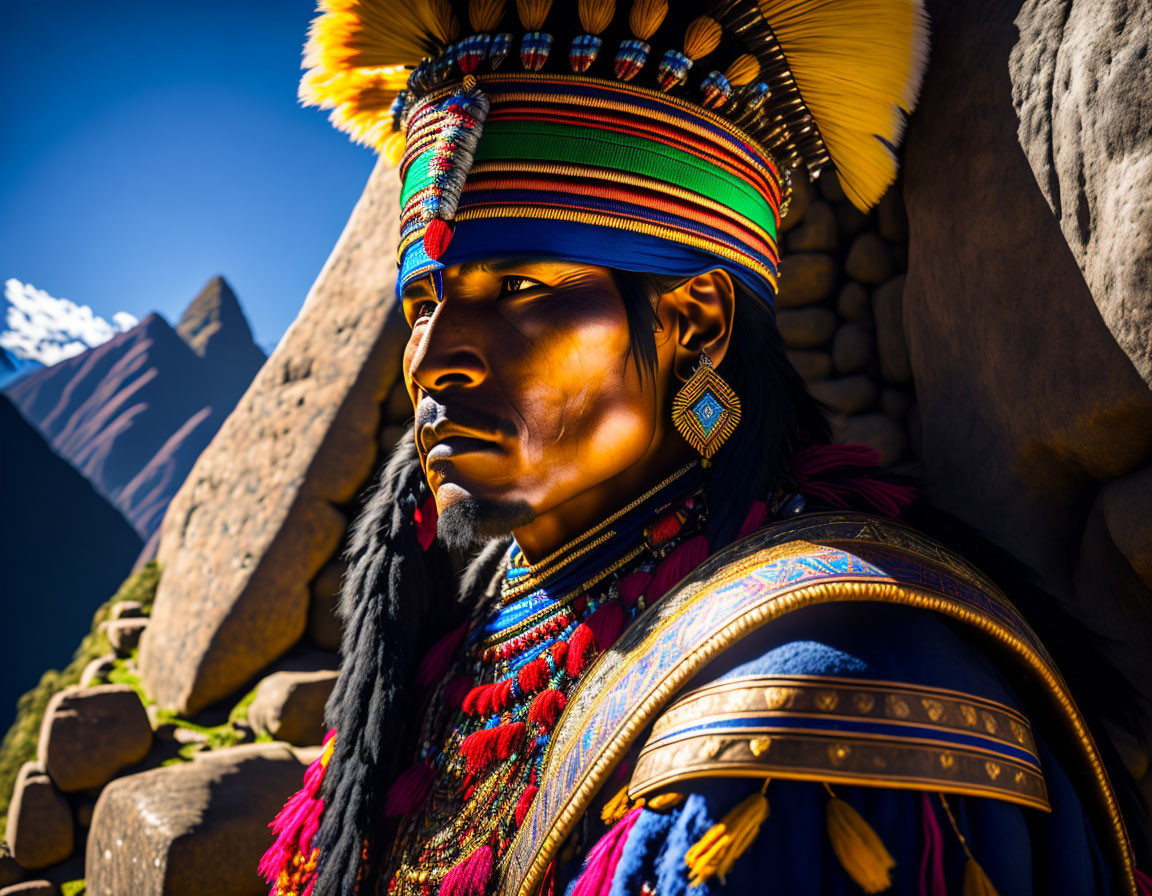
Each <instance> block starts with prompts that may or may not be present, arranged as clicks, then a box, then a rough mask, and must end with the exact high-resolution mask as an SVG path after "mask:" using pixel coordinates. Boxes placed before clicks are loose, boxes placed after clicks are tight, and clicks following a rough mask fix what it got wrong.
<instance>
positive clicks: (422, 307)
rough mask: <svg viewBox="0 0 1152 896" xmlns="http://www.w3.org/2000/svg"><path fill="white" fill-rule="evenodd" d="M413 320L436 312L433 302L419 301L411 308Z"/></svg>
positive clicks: (421, 318)
mask: <svg viewBox="0 0 1152 896" xmlns="http://www.w3.org/2000/svg"><path fill="white" fill-rule="evenodd" d="M412 313H413V315H414V320H423V319H424V318H426V317H431V316H432V315H433V314H435V313H436V303H435V302H431V301H428V302H421V303H420V304H418V305H417V306H416V307H415V308H414V309H413V310H412Z"/></svg>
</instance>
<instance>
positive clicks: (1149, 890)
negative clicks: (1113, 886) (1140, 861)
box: [1132, 868, 1152, 896]
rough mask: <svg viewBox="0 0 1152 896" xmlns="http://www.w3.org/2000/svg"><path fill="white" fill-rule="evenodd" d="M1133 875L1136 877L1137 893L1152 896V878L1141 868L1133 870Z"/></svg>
mask: <svg viewBox="0 0 1152 896" xmlns="http://www.w3.org/2000/svg"><path fill="white" fill-rule="evenodd" d="M1132 873H1133V874H1135V875H1136V891H1137V892H1138V893H1139V894H1140V896H1152V877H1149V876H1148V875H1147V874H1145V873H1144V872H1143V871H1141V870H1140V869H1139V868H1133V869H1132Z"/></svg>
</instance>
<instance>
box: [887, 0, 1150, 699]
mask: <svg viewBox="0 0 1152 896" xmlns="http://www.w3.org/2000/svg"><path fill="white" fill-rule="evenodd" d="M929 5H930V13H931V15H932V17H933V28H932V31H933V35H934V45H933V49H932V62H931V65H930V68H929V72H928V76H927V79H926V81H925V85H924V91H923V95H922V99H921V102H920V106H919V109H918V110H917V112H916V114H915V115H914V116H913V118H912V121H911V123H910V125H909V130H908V139H907V149H906V160H905V166H904V192H905V199H906V204H907V211H908V217H909V223H910V233H911V236H910V242H909V264H908V275H907V280H906V282H905V285H904V291H903V302H902V313H903V323H904V330H905V333H906V337H907V341H908V351H909V354H908V357H909V362H910V365H911V370H912V373H913V377H914V381H915V388H916V395H917V399H918V402H919V417H920V420H921V433H920V436H921V439H920V441H921V443H922V453H923V470H924V477H925V486H926V490H927V494H928V497H929V498H930V499H931V500H932V501H933V502H934V503H935V504H937V505H938V506H940V507H943V508H944V509H946V510H948V511H951V512H952V513H953V514H955V515H956V516H958V517H960V518H961V519H962V520H964V521H965V522H967V523H968V524H970V525H971V526H973V527H975V528H976V529H977V530H979V531H981V532H982V533H983V534H984V535H985V536H987V537H988V538H989V539H991V540H992V541H993V542H995V543H998V544H999V545H1001V546H1002V547H1004V548H1006V549H1007V550H1008V551H1010V552H1011V553H1012V554H1014V555H1015V556H1017V557H1019V558H1021V559H1022V560H1024V561H1025V562H1026V563H1028V564H1029V565H1030V566H1032V567H1033V568H1034V569H1035V570H1036V571H1037V572H1038V573H1039V575H1040V577H1041V581H1042V583H1043V585H1044V586H1045V587H1046V588H1047V589H1048V590H1050V591H1051V592H1052V593H1054V594H1055V595H1056V596H1057V597H1058V598H1059V599H1061V600H1062V601H1064V602H1065V603H1066V604H1067V605H1068V606H1071V607H1072V608H1073V609H1074V610H1075V612H1076V613H1077V614H1078V615H1079V616H1080V617H1081V619H1083V620H1084V621H1085V622H1086V623H1088V625H1089V626H1091V627H1093V628H1097V629H1103V630H1105V632H1106V633H1107V634H1109V635H1111V636H1112V637H1114V638H1116V639H1117V641H1118V644H1117V646H1116V647H1115V649H1114V651H1113V655H1114V656H1115V657H1116V658H1117V659H1118V660H1119V661H1120V663H1121V664H1122V666H1123V667H1124V668H1125V670H1126V671H1127V672H1128V674H1129V675H1130V677H1131V678H1132V681H1133V682H1134V683H1135V684H1136V685H1137V687H1139V688H1142V689H1143V690H1144V691H1145V696H1148V687H1149V685H1148V678H1147V669H1148V668H1149V664H1150V663H1152V591H1149V589H1148V587H1147V586H1149V585H1152V581H1149V580H1147V579H1145V580H1144V581H1143V582H1141V581H1140V579H1139V577H1138V576H1136V575H1133V572H1132V569H1131V568H1129V564H1130V563H1136V564H1140V563H1141V561H1140V559H1139V557H1140V554H1141V552H1140V550H1139V549H1136V548H1134V547H1132V546H1131V545H1129V544H1127V543H1125V544H1122V545H1120V547H1119V549H1116V548H1115V547H1114V546H1109V545H1106V544H1102V541H1103V540H1106V539H1108V538H1109V528H1108V523H1109V520H1110V519H1117V518H1119V517H1118V514H1121V513H1124V514H1127V513H1128V512H1127V511H1125V510H1122V509H1121V508H1123V507H1127V506H1130V504H1132V503H1133V502H1132V501H1131V500H1128V501H1120V500H1118V499H1119V497H1120V494H1121V491H1120V489H1121V488H1123V489H1124V491H1123V494H1125V495H1132V496H1134V497H1135V496H1137V495H1138V494H1139V487H1138V485H1137V483H1138V479H1137V478H1134V477H1136V476H1137V474H1138V473H1139V471H1141V470H1145V469H1147V468H1148V466H1149V465H1150V464H1152V391H1150V390H1149V388H1148V379H1149V378H1148V374H1147V369H1146V367H1145V366H1144V361H1142V360H1141V357H1142V356H1143V357H1144V358H1147V354H1146V353H1147V351H1148V350H1149V347H1150V346H1152V340H1149V336H1148V334H1149V330H1150V327H1152V320H1149V318H1148V317H1147V315H1146V309H1147V307H1148V301H1149V297H1150V296H1152V293H1149V292H1148V290H1147V283H1148V282H1149V281H1150V280H1152V263H1150V259H1149V254H1148V251H1147V246H1148V245H1149V243H1148V241H1149V240H1152V227H1150V226H1149V224H1150V221H1149V219H1148V217H1147V215H1146V212H1147V209H1148V208H1149V205H1148V202H1149V197H1150V196H1152V177H1148V176H1147V171H1148V169H1147V167H1146V164H1147V158H1148V156H1147V151H1146V149H1145V147H1148V146H1152V131H1149V128H1148V122H1149V110H1148V104H1147V102H1145V101H1144V100H1143V99H1139V100H1137V99H1136V98H1135V95H1134V94H1133V93H1132V92H1131V90H1134V89H1140V90H1143V89H1144V88H1139V87H1137V86H1136V85H1139V84H1146V83H1147V79H1148V77H1149V75H1148V69H1147V67H1146V66H1143V67H1142V68H1141V69H1140V70H1139V73H1138V71H1137V69H1136V68H1133V67H1132V64H1134V63H1133V54H1135V55H1136V56H1139V55H1140V53H1141V52H1142V51H1140V52H1138V51H1137V48H1138V47H1143V46H1144V45H1145V44H1146V43H1147V34H1148V28H1149V22H1148V15H1149V10H1148V7H1147V5H1146V4H1145V5H1143V7H1141V6H1140V5H1139V4H1135V5H1133V4H1129V5H1127V6H1112V7H1109V8H1108V9H1107V10H1106V11H1102V9H1101V7H1100V5H1099V4H1093V3H1089V2H1071V0H1069V2H1056V0H1052V2H1047V0H1044V2H1035V0H1027V2H1023V3H1022V2H1021V0H1015V2H1009V3H1000V4H995V3H984V2H980V0H959V2H956V0H935V2H933V3H930V4H929ZM1140 9H1142V10H1143V11H1140ZM1124 16H1127V17H1128V18H1127V19H1124V18H1123V17H1124ZM1118 17H1119V18H1118ZM1109 58H1111V60H1112V61H1111V62H1109ZM1053 66H1055V69H1054V70H1055V71H1056V73H1057V74H1056V79H1055V82H1053V80H1052V78H1051V77H1050V73H1049V70H1051V69H1052V67H1053ZM1045 67H1047V68H1045ZM1125 72H1126V73H1127V74H1124V73H1125ZM1093 73H1096V74H1093ZM1105 73H1107V75H1108V77H1107V81H1105V80H1100V79H1102V78H1103V76H1104V74H1105ZM1121 75H1123V76H1124V77H1126V78H1128V79H1129V83H1128V84H1126V85H1122V84H1120V83H1119V81H1120V79H1121ZM1093 78H1097V79H1098V80H1099V83H1098V86H1097V87H1096V88H1091V83H1090V82H1091V81H1092V79H1093ZM1144 95H1145V94H1143V93H1142V94H1140V96H1141V97H1143V96H1144ZM1088 100H1090V103H1089V104H1088V105H1085V102H1086V101H1088ZM1017 109H1019V110H1021V111H1020V115H1021V116H1022V117H1021V118H1018V115H1017ZM1073 111H1074V112H1075V115H1076V116H1080V119H1081V120H1082V121H1083V122H1084V128H1083V130H1081V125H1079V124H1075V125H1074V124H1073V121H1074V116H1073ZM1044 121H1049V122H1050V123H1051V124H1050V126H1051V127H1052V128H1053V129H1054V130H1052V131H1051V133H1050V135H1049V136H1048V137H1044V139H1045V140H1050V141H1051V149H1050V152H1042V151H1040V150H1039V149H1037V147H1038V146H1040V144H1039V143H1034V140H1036V139H1040V138H1041V137H1042V136H1043V134H1044V133H1048V132H1046V131H1045V127H1049V125H1044V124H1043V122H1044ZM1135 121H1139V122H1140V128H1132V127H1130V126H1129V125H1130V124H1131V123H1132V122H1135ZM957 122H962V123H963V126H962V127H957V126H956V123H957ZM1137 131H1139V133H1137ZM1110 134H1111V135H1114V136H1115V142H1114V143H1113V142H1112V140H1111V139H1110V138H1109V135H1110ZM1022 141H1023V142H1022ZM1077 158H1079V159H1081V160H1082V165H1080V164H1079V163H1076V162H1075V159H1077ZM1140 171H1143V172H1145V174H1144V175H1143V176H1140V177H1137V176H1135V175H1136V174H1137V173H1138V172H1140ZM1123 177H1128V178H1129V179H1128V180H1127V181H1125V182H1124V183H1121V179H1122V178H1123ZM1038 181H1039V182H1038ZM1057 195H1059V199H1057ZM1050 200H1051V201H1050ZM1082 206H1083V214H1081V211H1080V209H1081V207H1082ZM1121 206H1122V207H1123V211H1122V212H1121V210H1120V207H1121ZM1054 208H1055V209H1057V210H1058V214H1054V213H1053V209H1054ZM1113 210H1114V211H1113ZM1141 222H1142V223H1141ZM1082 225H1083V227H1084V228H1086V229H1085V230H1084V232H1083V234H1082V239H1081V235H1080V231H1079V228H1081V226H1082ZM1070 233H1071V234H1073V236H1072V237H1070V236H1069V234H1070ZM1121 244H1124V245H1126V246H1127V247H1128V248H1127V250H1125V251H1120V250H1119V246H1120V245H1121ZM1104 268H1108V271H1109V272H1110V273H1108V274H1106V273H1105V271H1104ZM1134 284H1140V292H1139V295H1137V294H1135V293H1134V292H1133V289H1134ZM1102 314H1103V318H1102V316H1101V315H1102ZM1129 327H1132V328H1134V329H1133V331H1132V333H1133V335H1136V334H1137V332H1138V337H1139V341H1140V348H1139V349H1137V348H1136V347H1134V346H1133V344H1132V343H1131V342H1129V341H1128V340H1127V337H1126V335H1125V334H1126V333H1128V332H1129ZM1118 337H1119V342H1118V341H1117V338H1118ZM1142 372H1143V373H1144V376H1143V377H1142V376H1141V373H1142ZM1122 478H1123V479H1124V481H1125V482H1126V483H1129V486H1126V487H1122V486H1117V487H1116V490H1113V489H1112V488H1110V487H1108V484H1109V483H1111V482H1113V481H1115V480H1120V479H1122ZM1101 495H1104V496H1105V497H1104V500H1101ZM1113 496H1115V497H1113ZM1136 503H1138V499H1137V501H1136ZM1093 508H1095V510H1093ZM1141 515H1144V514H1143V513H1142V512H1137V514H1136V516H1141ZM1133 518H1134V517H1133ZM1117 537H1118V538H1119V539H1120V541H1122V542H1123V541H1124V536H1123V535H1118V536H1117ZM1129 555H1131V556H1129ZM1119 581H1123V582H1127V583H1130V586H1131V587H1128V586H1126V587H1125V590H1124V592H1123V595H1124V596H1123V600H1122V602H1121V597H1120V593H1119V592H1117V591H1116V590H1114V589H1113V588H1112V587H1110V585H1109V583H1115V582H1119Z"/></svg>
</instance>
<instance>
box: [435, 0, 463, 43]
mask: <svg viewBox="0 0 1152 896" xmlns="http://www.w3.org/2000/svg"><path fill="white" fill-rule="evenodd" d="M430 6H431V12H432V21H433V23H434V24H433V28H434V29H435V33H437V34H443V35H444V42H445V43H451V42H452V41H454V40H456V38H458V37H459V36H460V20H459V19H458V18H456V16H455V15H454V14H453V13H452V4H451V3H449V2H448V0H432V2H431V4H430Z"/></svg>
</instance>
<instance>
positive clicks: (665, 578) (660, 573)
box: [644, 535, 708, 603]
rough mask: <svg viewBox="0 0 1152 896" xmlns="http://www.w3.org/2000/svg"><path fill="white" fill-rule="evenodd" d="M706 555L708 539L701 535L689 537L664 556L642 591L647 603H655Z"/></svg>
mask: <svg viewBox="0 0 1152 896" xmlns="http://www.w3.org/2000/svg"><path fill="white" fill-rule="evenodd" d="M707 557H708V539H707V538H705V537H704V536H703V535H697V536H696V537H695V538H689V539H688V540H687V541H686V542H684V543H683V544H682V545H680V546H679V547H678V548H676V550H674V551H673V552H672V553H671V554H669V555H668V556H667V557H665V558H664V562H663V563H661V564H660V565H659V566H657V567H656V572H655V573H653V575H652V582H651V584H649V586H648V590H647V591H646V592H644V595H645V597H647V598H648V602H649V603H655V602H656V601H658V600H659V599H660V598H662V597H663V596H664V595H665V594H667V593H668V589H669V588H671V587H672V586H673V585H675V584H676V583H677V582H679V581H680V580H681V579H682V578H684V576H686V575H688V573H690V572H692V570H694V569H695V568H696V567H697V566H699V565H700V564H701V563H703V562H704V561H705V560H706V559H707Z"/></svg>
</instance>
